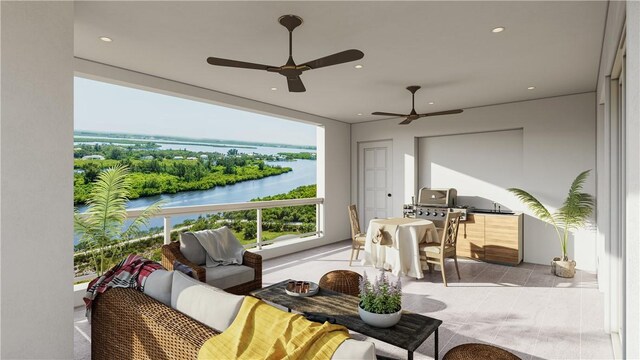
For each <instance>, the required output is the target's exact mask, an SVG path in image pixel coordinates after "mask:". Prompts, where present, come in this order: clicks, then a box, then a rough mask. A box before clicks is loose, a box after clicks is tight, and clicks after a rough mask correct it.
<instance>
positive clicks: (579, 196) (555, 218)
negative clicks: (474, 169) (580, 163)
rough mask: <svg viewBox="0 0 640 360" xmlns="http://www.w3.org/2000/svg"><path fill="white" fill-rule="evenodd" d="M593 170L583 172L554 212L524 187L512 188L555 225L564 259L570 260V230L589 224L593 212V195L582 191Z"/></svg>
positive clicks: (521, 198)
mask: <svg viewBox="0 0 640 360" xmlns="http://www.w3.org/2000/svg"><path fill="white" fill-rule="evenodd" d="M589 172H591V170H586V171H583V172H581V173H580V174H579V175H578V176H577V177H576V178H575V180H573V183H571V187H570V188H569V194H568V195H567V198H566V199H565V200H564V203H563V204H562V207H561V208H560V209H558V211H556V212H555V213H554V214H551V213H550V212H549V210H547V208H546V207H545V206H544V205H542V203H541V202H540V201H538V199H536V198H535V197H534V196H533V195H531V194H529V193H528V192H526V191H524V190H522V189H516V188H510V189H507V190H508V191H510V192H512V193H513V194H514V195H516V197H518V199H520V201H522V202H523V203H524V204H525V205H527V206H528V207H529V209H530V210H531V211H532V212H533V213H534V214H535V215H536V216H537V217H538V218H540V220H542V221H546V222H547V223H550V224H551V225H553V227H554V228H555V230H556V233H557V234H558V239H559V240H560V246H561V247H562V260H563V261H568V260H569V257H568V255H567V242H568V240H569V231H571V230H577V229H579V228H581V227H583V226H585V225H586V224H587V222H588V221H589V217H590V216H591V213H592V212H593V206H594V199H593V196H591V195H590V194H587V193H585V192H582V187H583V185H584V182H585V181H586V179H587V176H589Z"/></svg>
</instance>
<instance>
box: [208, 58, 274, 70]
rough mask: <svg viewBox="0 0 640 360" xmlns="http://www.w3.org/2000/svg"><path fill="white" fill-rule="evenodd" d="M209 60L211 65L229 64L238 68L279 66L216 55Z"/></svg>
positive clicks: (261, 68) (270, 67)
mask: <svg viewBox="0 0 640 360" xmlns="http://www.w3.org/2000/svg"><path fill="white" fill-rule="evenodd" d="M207 62H208V63H209V64H211V65H217V66H228V67H236V68H243V69H255V70H269V69H272V68H277V66H269V65H263V64H254V63H249V62H244V61H237V60H229V59H221V58H216V57H208V58H207Z"/></svg>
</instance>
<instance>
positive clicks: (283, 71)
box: [207, 15, 364, 92]
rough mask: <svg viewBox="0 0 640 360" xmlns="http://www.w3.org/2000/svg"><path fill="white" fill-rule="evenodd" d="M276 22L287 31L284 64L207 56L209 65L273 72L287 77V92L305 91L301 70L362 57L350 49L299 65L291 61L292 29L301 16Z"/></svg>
mask: <svg viewBox="0 0 640 360" xmlns="http://www.w3.org/2000/svg"><path fill="white" fill-rule="evenodd" d="M278 22H279V23H280V25H282V26H284V27H285V28H286V29H287V30H288V31H289V58H288V59H287V62H286V63H285V64H284V65H282V66H271V65H263V64H255V63H249V62H244V61H237V60H229V59H223V58H217V57H209V58H207V62H208V63H209V64H211V65H216V66H227V67H235V68H243V69H253V70H266V71H269V72H275V73H278V74H280V75H282V76H284V77H286V78H287V85H288V87H289V92H305V91H306V90H307V89H306V88H305V86H304V84H303V83H302V79H301V78H300V75H302V73H303V72H305V71H309V70H314V69H319V68H323V67H327V66H332V65H338V64H343V63H347V62H351V61H356V60H360V59H362V58H363V57H364V53H363V52H362V51H360V50H356V49H351V50H345V51H341V52H339V53H335V54H332V55H328V56H325V57H322V58H319V59H316V60H312V61H308V62H306V63H304V64H301V65H297V64H296V63H295V61H293V30H295V28H297V27H298V26H300V25H302V18H301V17H299V16H296V15H283V16H281V17H280V18H278Z"/></svg>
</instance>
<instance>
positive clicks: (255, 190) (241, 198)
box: [74, 160, 316, 244]
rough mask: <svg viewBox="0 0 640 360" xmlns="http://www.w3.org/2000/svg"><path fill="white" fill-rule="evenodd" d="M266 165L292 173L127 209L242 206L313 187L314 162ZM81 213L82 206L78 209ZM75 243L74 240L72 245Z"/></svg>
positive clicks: (160, 197) (181, 194) (137, 202)
mask: <svg viewBox="0 0 640 360" xmlns="http://www.w3.org/2000/svg"><path fill="white" fill-rule="evenodd" d="M268 164H269V165H280V166H283V167H290V168H291V169H293V171H290V172H288V173H284V174H281V175H276V176H270V177H266V178H263V179H259V180H249V181H244V182H240V183H236V184H233V185H227V186H219V187H215V188H213V189H209V190H197V191H184V192H179V193H177V194H164V195H158V196H151V197H145V198H140V199H135V200H131V201H130V202H129V205H128V206H127V209H131V210H133V209H141V208H145V207H147V206H149V205H150V204H153V203H154V202H156V201H158V200H162V201H164V204H163V207H175V206H192V205H209V204H224V203H235V202H246V201H249V200H251V199H254V198H257V197H263V196H268V195H276V194H282V193H286V192H289V191H290V190H293V189H295V188H296V187H298V186H302V185H312V184H315V183H316V161H315V160H297V161H274V162H268ZM78 210H80V211H81V212H84V211H85V210H86V206H80V207H78ZM197 217H198V215H197V214H194V215H184V216H173V217H171V223H172V224H177V223H181V222H183V221H184V220H186V219H195V218H197ZM150 225H151V226H154V227H155V226H163V219H162V218H154V219H152V220H151V224H150ZM77 242H78V239H77V238H74V244H77Z"/></svg>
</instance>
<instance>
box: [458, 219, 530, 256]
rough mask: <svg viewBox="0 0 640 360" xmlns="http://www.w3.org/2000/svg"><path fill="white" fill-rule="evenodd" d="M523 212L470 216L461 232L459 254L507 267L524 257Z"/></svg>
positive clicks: (461, 225) (463, 223)
mask: <svg viewBox="0 0 640 360" xmlns="http://www.w3.org/2000/svg"><path fill="white" fill-rule="evenodd" d="M523 218H524V216H523V214H522V213H513V214H505V213H487V214H485V213H475V212H474V213H469V214H468V215H467V220H466V221H464V222H460V228H459V229H458V242H457V250H456V252H457V255H458V256H462V257H468V258H472V259H479V260H484V261H488V262H495V263H500V264H506V265H518V264H520V262H522V258H523V241H524V239H523Z"/></svg>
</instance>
